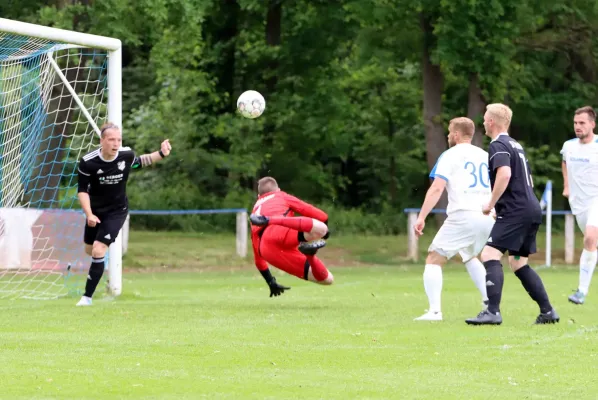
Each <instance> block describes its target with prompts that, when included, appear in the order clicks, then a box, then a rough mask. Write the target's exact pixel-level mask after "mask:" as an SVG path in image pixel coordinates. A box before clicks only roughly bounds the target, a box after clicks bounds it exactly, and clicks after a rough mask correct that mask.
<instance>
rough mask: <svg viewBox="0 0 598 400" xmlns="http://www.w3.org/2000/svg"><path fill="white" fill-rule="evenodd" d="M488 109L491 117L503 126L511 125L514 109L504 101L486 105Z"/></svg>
mask: <svg viewBox="0 0 598 400" xmlns="http://www.w3.org/2000/svg"><path fill="white" fill-rule="evenodd" d="M486 111H487V112H488V113H489V114H490V117H491V118H492V119H493V120H494V122H496V124H497V125H500V126H501V127H503V128H505V129H506V128H508V127H509V126H510V125H511V118H513V111H512V110H511V109H510V108H509V106H507V105H505V104H502V103H493V104H488V105H487V106H486Z"/></svg>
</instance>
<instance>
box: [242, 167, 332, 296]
mask: <svg viewBox="0 0 598 400" xmlns="http://www.w3.org/2000/svg"><path fill="white" fill-rule="evenodd" d="M294 213H299V214H301V215H302V216H301V217H295V216H294ZM249 220H250V221H251V225H252V226H251V243H252V245H253V256H254V258H255V265H256V267H257V269H258V270H259V271H260V273H261V274H262V276H263V277H264V279H265V280H266V283H267V284H268V286H269V288H270V297H272V296H279V295H281V294H282V293H284V291H285V290H288V289H290V288H289V287H285V286H282V285H280V284H278V283H277V282H276V279H275V278H274V276H272V273H271V272H270V269H269V268H268V264H267V263H270V264H271V265H272V266H274V267H276V268H278V269H281V270H283V271H285V272H286V273H288V274H291V275H295V276H296V277H298V278H301V279H305V280H309V281H312V282H316V283H319V284H322V285H331V284H332V282H333V281H334V277H333V276H332V274H331V273H330V272H329V271H328V269H327V268H326V266H325V265H324V263H322V261H321V260H320V259H319V258H318V257H316V252H317V251H318V249H320V248H322V247H324V246H325V245H326V241H325V240H324V239H327V238H328V236H329V232H328V227H327V226H326V223H327V222H328V215H327V214H326V213H325V212H324V211H322V210H320V209H318V208H316V207H314V206H312V205H310V204H307V203H305V202H303V201H301V200H299V199H298V198H296V197H294V196H291V195H289V194H287V193H285V192H283V191H281V190H280V188H279V187H278V183H277V182H276V180H275V179H274V178H271V177H265V178H262V179H260V180H259V182H258V200H257V202H256V203H255V205H254V206H253V211H252V213H251V215H250V217H249Z"/></svg>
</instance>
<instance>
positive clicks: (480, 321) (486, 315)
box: [465, 310, 502, 325]
mask: <svg viewBox="0 0 598 400" xmlns="http://www.w3.org/2000/svg"><path fill="white" fill-rule="evenodd" d="M465 322H466V323H467V325H500V324H502V316H501V315H500V313H496V314H492V313H491V312H490V311H488V310H482V312H480V313H479V314H478V316H477V317H475V318H469V319H466V320H465Z"/></svg>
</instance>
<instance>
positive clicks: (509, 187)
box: [465, 104, 559, 325]
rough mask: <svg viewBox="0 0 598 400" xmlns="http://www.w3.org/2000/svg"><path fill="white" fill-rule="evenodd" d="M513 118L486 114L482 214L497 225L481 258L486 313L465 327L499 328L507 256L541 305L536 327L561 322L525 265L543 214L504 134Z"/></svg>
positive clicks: (499, 111) (523, 163)
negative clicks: (492, 216)
mask: <svg viewBox="0 0 598 400" xmlns="http://www.w3.org/2000/svg"><path fill="white" fill-rule="evenodd" d="M512 115H513V112H512V111H511V109H510V108H509V107H507V106H506V105H504V104H489V105H488V106H487V107H486V113H485V114H484V128H485V129H486V135H487V136H489V137H490V138H491V139H492V142H491V143H490V147H489V149H488V165H489V169H490V184H491V186H492V197H491V199H490V202H489V203H488V204H487V205H485V206H484V209H483V210H482V211H483V212H484V214H489V213H490V212H491V210H492V209H493V208H495V210H496V223H495V224H494V227H493V228H492V231H491V232H490V237H489V238H488V242H487V243H486V246H485V247H484V249H483V250H482V255H481V258H482V261H483V263H484V267H486V288H487V291H488V308H487V309H485V310H483V311H482V312H480V313H479V314H478V316H477V317H475V318H470V319H467V320H466V321H465V322H467V323H468V324H470V325H500V324H501V323H502V315H501V314H500V299H501V296H502V288H503V281H504V273H503V270H502V264H501V263H500V259H501V258H502V256H503V254H504V253H506V252H507V251H508V252H509V265H510V267H511V270H512V271H513V272H514V273H515V275H516V276H517V277H518V278H519V280H520V281H521V284H522V285H523V287H524V288H525V290H526V291H527V293H528V294H529V296H530V297H531V298H532V299H533V300H534V301H535V302H536V303H538V305H539V306H540V315H538V317H537V318H536V322H535V323H536V324H549V323H555V322H559V316H558V315H557V313H556V311H555V310H554V308H552V305H551V304H550V301H549V300H548V295H547V294H546V289H545V288H544V283H542V279H540V276H539V275H538V274H537V273H536V271H534V270H533V269H532V268H530V266H529V265H528V264H527V261H528V256H529V255H530V254H533V253H535V252H536V234H537V233H538V228H539V227H540V224H541V223H542V209H541V208H540V203H539V201H538V198H537V197H536V195H535V193H534V189H533V187H534V183H533V181H532V175H531V170H530V168H529V164H528V162H527V158H526V156H525V151H524V150H523V147H522V146H521V145H520V144H519V143H518V142H517V141H516V140H514V139H512V138H511V137H510V136H509V134H508V133H507V130H508V129H509V125H510V124H511V117H512Z"/></svg>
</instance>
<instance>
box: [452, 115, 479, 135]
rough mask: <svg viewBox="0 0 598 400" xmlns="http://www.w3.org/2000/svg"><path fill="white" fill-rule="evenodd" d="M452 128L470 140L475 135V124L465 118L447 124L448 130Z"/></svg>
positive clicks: (454, 119) (455, 119) (458, 118)
mask: <svg viewBox="0 0 598 400" xmlns="http://www.w3.org/2000/svg"><path fill="white" fill-rule="evenodd" d="M451 127H452V128H453V130H455V131H459V132H460V133H461V134H462V135H463V136H466V137H469V138H472V137H473V134H474V133H475V124H474V123H473V121H472V120H470V119H469V118H467V117H457V118H453V119H451V120H450V122H449V129H451Z"/></svg>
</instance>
